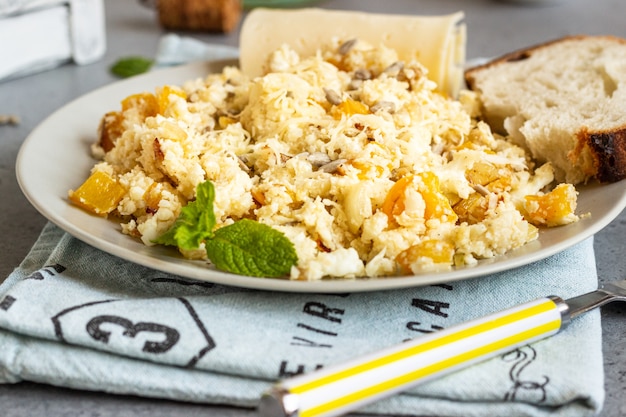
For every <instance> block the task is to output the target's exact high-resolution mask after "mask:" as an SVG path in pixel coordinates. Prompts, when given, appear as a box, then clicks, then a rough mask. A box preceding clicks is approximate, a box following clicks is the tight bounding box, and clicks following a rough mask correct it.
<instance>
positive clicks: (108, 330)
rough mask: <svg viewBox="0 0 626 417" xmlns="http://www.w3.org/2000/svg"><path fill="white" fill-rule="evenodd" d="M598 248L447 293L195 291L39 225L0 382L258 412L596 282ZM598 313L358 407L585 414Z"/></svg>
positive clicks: (594, 387) (7, 334)
mask: <svg viewBox="0 0 626 417" xmlns="http://www.w3.org/2000/svg"><path fill="white" fill-rule="evenodd" d="M596 284H597V282H596V271H595V262H594V253H593V246H592V240H591V239H589V240H587V241H585V242H583V243H580V244H578V245H577V246H575V247H573V248H571V249H569V250H567V251H565V252H562V253H560V254H558V255H556V256H553V257H550V258H548V259H546V260H544V261H540V262H538V263H535V264H533V265H529V266H527V267H523V268H520V269H516V270H513V271H509V272H504V273H500V274H496V275H492V276H487V277H483V278H479V279H471V280H467V281H463V282H456V283H452V284H450V285H440V286H428V287H421V288H409V289H403V290H394V291H384V292H375V293H352V294H287V293H274V292H265V291H258V290H247V289H240V288H235V287H226V286H221V285H214V284H210V283H206V282H198V281H191V280H187V279H184V278H181V277H179V276H174V275H170V274H167V273H163V272H158V271H155V270H151V269H148V268H145V267H142V266H138V265H135V264H132V263H129V262H126V261H123V260H121V259H119V258H116V257H114V256H111V255H108V254H106V253H103V252H101V251H99V250H97V249H95V248H93V247H91V246H89V245H87V244H84V243H82V242H80V241H79V240H77V239H74V238H72V237H71V236H69V235H67V234H65V233H64V232H63V231H61V230H60V229H58V228H57V227H56V226H53V225H51V224H49V225H47V226H46V227H45V229H44V230H43V232H42V234H41V236H40V238H39V240H38V242H37V243H36V245H35V246H34V247H33V249H32V251H31V253H30V254H29V255H28V257H27V258H26V259H25V260H24V262H23V263H22V265H21V266H20V267H19V268H17V269H16V270H15V271H14V272H13V273H12V274H11V275H10V276H9V277H8V278H7V280H6V281H5V282H4V284H3V285H2V286H0V328H1V329H2V330H0V346H2V349H1V350H0V381H1V382H5V383H11V382H17V381H21V380H28V381H35V382H40V383H47V384H52V385H59V386H65V387H72V388H80V389H88V390H97V391H106V392H112V393H119V394H135V395H140V396H147V397H159V398H169V399H176V400H182V401H190V402H206V403H218V404H232V405H237V406H244V407H253V406H255V405H256V404H257V401H258V399H259V398H260V396H261V394H262V392H263V391H264V390H266V389H267V388H268V387H269V386H270V385H271V384H272V383H273V382H274V381H276V380H278V379H281V378H283V377H286V376H289V375H291V374H295V373H297V372H302V371H311V370H314V369H315V368H317V367H319V366H327V365H330V364H333V363H340V362H342V361H345V360H346V359H348V358H352V357H354V356H355V355H359V354H363V353H366V352H370V351H375V350H377V349H380V348H383V347H386V346H389V345H393V344H397V343H400V342H402V341H404V340H406V339H409V338H412V337H419V336H420V335H421V334H424V333H428V332H431V331H433V330H436V329H440V328H445V327H448V326H451V325H453V324H455V323H458V322H461V321H465V320H469V319H471V318H474V317H478V316H481V315H485V314H488V313H491V312H494V311H497V310H500V309H503V308H506V307H509V306H512V305H515V304H518V303H522V302H525V301H528V300H531V299H534V298H538V297H541V296H545V295H550V294H556V295H559V296H562V297H565V298H567V297H570V296H574V295H577V294H581V293H583V292H587V291H591V290H593V289H595V287H596ZM603 382H604V381H603V363H602V351H601V328H600V318H599V313H598V312H597V311H596V312H592V313H588V314H585V315H584V316H582V317H579V318H577V319H576V320H574V321H573V323H572V324H571V325H570V326H569V327H568V328H567V329H565V330H564V331H562V332H561V333H559V334H557V335H556V336H553V337H552V338H550V339H546V340H543V341H540V342H537V343H534V344H533V345H531V346H525V347H523V348H520V349H518V350H515V351H513V352H510V353H508V354H506V355H502V356H500V357H496V358H494V359H491V360H489V361H487V362H484V363H482V364H479V365H476V366H473V367H471V368H468V369H466V370H462V371H460V372H457V373H455V374H452V375H449V376H447V377H445V378H442V379H439V380H436V381H433V382H430V383H428V384H425V385H422V386H419V387H417V388H415V389H412V390H411V391H410V392H407V393H404V394H400V395H396V396H394V397H392V398H390V399H386V400H383V401H380V402H378V403H376V404H373V405H371V406H368V407H367V408H366V409H365V410H363V411H366V412H372V413H382V414H393V415H438V416H441V415H443V416H481V417H482V416H503V415H507V416H591V415H594V414H596V413H597V412H598V411H599V410H600V409H601V406H602V402H603V396H604V391H603Z"/></svg>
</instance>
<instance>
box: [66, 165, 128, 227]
mask: <svg viewBox="0 0 626 417" xmlns="http://www.w3.org/2000/svg"><path fill="white" fill-rule="evenodd" d="M125 193H126V189H125V188H124V187H123V186H122V185H121V184H120V183H118V182H117V181H116V180H115V178H113V177H111V176H110V175H109V174H107V173H105V172H102V171H96V172H94V173H93V174H91V176H89V178H87V180H86V181H85V182H84V183H83V184H82V185H81V186H80V187H78V189H77V190H76V191H70V192H69V198H70V201H72V202H73V203H74V204H76V205H77V206H79V207H81V208H83V209H85V210H87V211H89V212H91V213H95V214H98V215H101V216H103V215H107V214H109V213H110V212H112V211H113V210H114V209H115V208H116V207H117V204H118V203H119V202H120V200H121V199H122V197H124V194H125Z"/></svg>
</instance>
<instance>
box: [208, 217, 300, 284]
mask: <svg viewBox="0 0 626 417" xmlns="http://www.w3.org/2000/svg"><path fill="white" fill-rule="evenodd" d="M205 245H206V253H207V256H208V257H209V259H210V260H211V262H213V263H214V264H215V266H216V267H217V268H219V269H223V270H225V271H231V272H233V271H237V273H239V274H243V275H251V276H255V277H280V276H283V275H285V274H287V273H289V270H290V269H291V266H292V265H295V264H296V262H298V256H297V255H296V251H295V249H294V247H293V244H292V243H291V241H290V240H289V239H287V238H286V237H285V235H284V234H282V233H281V232H279V231H278V230H274V229H272V228H271V227H269V226H267V225H265V224H263V223H259V222H256V221H254V220H249V219H242V220H239V221H238V222H235V223H233V224H231V225H229V226H226V227H222V228H221V229H217V230H216V231H215V236H214V237H213V238H212V239H209V240H207V241H206V242H205Z"/></svg>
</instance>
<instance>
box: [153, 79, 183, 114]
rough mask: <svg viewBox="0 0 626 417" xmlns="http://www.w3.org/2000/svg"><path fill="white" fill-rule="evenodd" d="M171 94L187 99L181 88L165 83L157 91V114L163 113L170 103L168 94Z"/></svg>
mask: <svg viewBox="0 0 626 417" xmlns="http://www.w3.org/2000/svg"><path fill="white" fill-rule="evenodd" d="M171 94H174V95H177V96H179V97H182V98H184V99H185V100H186V99H187V93H185V92H184V91H183V90H181V89H180V88H178V87H174V86H170V85H165V86H163V87H161V88H160V89H159V90H158V91H157V102H158V109H159V114H163V115H165V111H166V110H167V108H168V107H169V105H170V95H171Z"/></svg>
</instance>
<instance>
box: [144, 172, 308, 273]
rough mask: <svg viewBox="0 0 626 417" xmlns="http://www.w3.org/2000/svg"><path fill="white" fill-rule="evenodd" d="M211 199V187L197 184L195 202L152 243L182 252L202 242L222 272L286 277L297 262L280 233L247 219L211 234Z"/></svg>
mask: <svg viewBox="0 0 626 417" xmlns="http://www.w3.org/2000/svg"><path fill="white" fill-rule="evenodd" d="M214 200H215V188H214V187H213V184H212V183H211V182H210V181H206V182H204V183H202V184H199V185H198V187H197V189H196V200H195V201H192V202H190V203H189V204H187V205H186V206H185V207H183V208H182V210H181V213H180V215H179V216H178V219H176V222H175V223H174V225H172V227H171V228H170V229H169V230H167V231H166V232H165V233H164V234H162V235H161V236H159V237H158V238H157V239H156V240H154V242H155V243H160V244H163V245H171V246H177V247H179V248H181V249H185V250H193V249H197V248H198V247H199V246H200V244H201V243H202V242H204V244H205V248H206V253H207V257H208V258H209V260H210V261H211V262H213V264H214V265H215V266H216V267H217V268H218V269H221V270H223V271H227V272H232V273H235V274H240V275H250V276H255V277H281V276H284V275H287V274H288V273H289V271H290V270H291V267H292V266H293V265H295V264H296V263H297V262H298V255H297V254H296V250H295V248H294V246H293V243H291V241H290V240H289V239H287V237H286V236H285V235H284V234H283V233H281V232H279V231H277V230H275V229H273V228H271V227H270V226H268V225H265V224H262V223H259V222H256V221H254V220H249V219H243V220H239V221H237V222H235V223H233V224H231V225H228V226H225V227H222V228H219V229H217V230H215V231H214V230H213V229H215V225H216V220H215V213H214V212H213V202H214Z"/></svg>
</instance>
